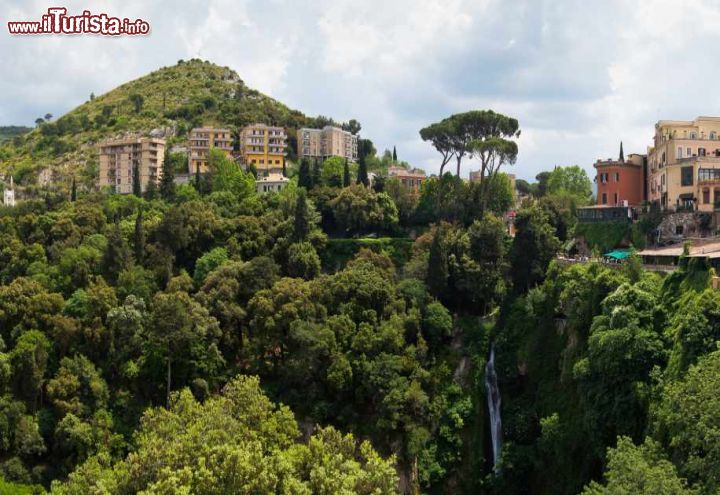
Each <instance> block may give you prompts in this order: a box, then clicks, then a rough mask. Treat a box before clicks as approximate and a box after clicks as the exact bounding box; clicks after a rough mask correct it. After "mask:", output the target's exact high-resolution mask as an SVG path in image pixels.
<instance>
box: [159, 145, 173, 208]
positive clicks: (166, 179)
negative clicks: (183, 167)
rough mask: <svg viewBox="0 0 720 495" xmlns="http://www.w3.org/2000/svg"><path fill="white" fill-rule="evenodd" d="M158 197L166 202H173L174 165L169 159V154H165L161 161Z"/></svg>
mask: <svg viewBox="0 0 720 495" xmlns="http://www.w3.org/2000/svg"><path fill="white" fill-rule="evenodd" d="M160 197H161V198H162V199H164V200H165V201H168V202H171V201H175V164H174V163H173V161H172V159H171V158H170V153H165V160H164V161H163V169H162V177H161V178H160Z"/></svg>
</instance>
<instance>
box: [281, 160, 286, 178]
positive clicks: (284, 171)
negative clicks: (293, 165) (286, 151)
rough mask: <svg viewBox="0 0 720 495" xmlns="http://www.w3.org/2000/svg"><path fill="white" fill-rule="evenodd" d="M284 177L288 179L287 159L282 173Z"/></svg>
mask: <svg viewBox="0 0 720 495" xmlns="http://www.w3.org/2000/svg"><path fill="white" fill-rule="evenodd" d="M282 174H283V177H287V167H286V165H285V159H283V171H282Z"/></svg>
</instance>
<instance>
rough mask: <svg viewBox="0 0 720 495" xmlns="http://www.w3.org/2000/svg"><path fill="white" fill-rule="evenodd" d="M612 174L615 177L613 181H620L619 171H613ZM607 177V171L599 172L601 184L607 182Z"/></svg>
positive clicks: (608, 180)
mask: <svg viewBox="0 0 720 495" xmlns="http://www.w3.org/2000/svg"><path fill="white" fill-rule="evenodd" d="M613 176H614V178H615V182H620V172H615V173H614V174H613ZM608 177H609V176H608V173H607V172H603V173H601V174H600V182H602V183H603V184H607V183H608V182H610V179H609V178H608Z"/></svg>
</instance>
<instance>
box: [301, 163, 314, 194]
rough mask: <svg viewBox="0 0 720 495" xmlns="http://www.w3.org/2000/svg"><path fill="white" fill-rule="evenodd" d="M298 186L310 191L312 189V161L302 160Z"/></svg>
mask: <svg viewBox="0 0 720 495" xmlns="http://www.w3.org/2000/svg"><path fill="white" fill-rule="evenodd" d="M298 186H300V187H304V188H305V189H310V188H311V187H312V177H311V176H310V161H309V160H308V159H307V158H303V159H302V160H300V170H299V171H298Z"/></svg>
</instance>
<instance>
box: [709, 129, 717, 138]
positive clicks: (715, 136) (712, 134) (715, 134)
mask: <svg viewBox="0 0 720 495" xmlns="http://www.w3.org/2000/svg"><path fill="white" fill-rule="evenodd" d="M710 139H712V140H715V139H717V132H715V131H710Z"/></svg>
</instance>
